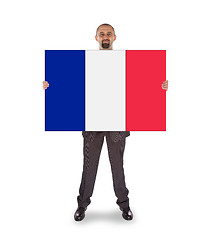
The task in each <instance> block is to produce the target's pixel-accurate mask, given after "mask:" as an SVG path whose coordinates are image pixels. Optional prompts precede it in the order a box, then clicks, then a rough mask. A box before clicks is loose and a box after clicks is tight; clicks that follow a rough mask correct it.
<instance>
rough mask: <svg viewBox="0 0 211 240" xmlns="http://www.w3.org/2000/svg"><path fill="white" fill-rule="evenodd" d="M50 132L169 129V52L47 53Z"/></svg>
mask: <svg viewBox="0 0 211 240" xmlns="http://www.w3.org/2000/svg"><path fill="white" fill-rule="evenodd" d="M45 80H46V81H47V82H48V83H49V87H48V88H47V89H46V90H45V130H46V131H165V130H166V91H165V90H163V89H162V87H161V85H162V83H163V82H164V81H165V80H166V51H165V50H46V51H45Z"/></svg>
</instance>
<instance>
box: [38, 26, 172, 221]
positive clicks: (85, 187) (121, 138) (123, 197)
mask: <svg viewBox="0 0 211 240" xmlns="http://www.w3.org/2000/svg"><path fill="white" fill-rule="evenodd" d="M95 39H96V41H97V42H98V43H99V50H113V42H114V41H115V40H116V35H115V31H114V28H113V27H112V26H111V25H109V24H101V25H100V26H99V27H98V28H97V30H96V36H95ZM47 87H49V84H48V82H46V81H44V82H43V88H44V89H47ZM162 88H163V89H164V90H167V89H168V81H167V80H166V81H164V82H163V84H162ZM82 135H83V137H84V146H83V155H84V158H83V160H84V162H83V172H82V179H81V184H80V188H79V196H78V197H77V201H78V208H77V210H76V212H75V214H74V219H75V220H76V221H81V220H83V219H84V217H85V211H86V209H87V207H88V205H89V204H90V203H91V200H90V198H91V196H92V193H93V190H94V184H95V179H96V174H97V169H98V164H99V158H100V153H101V149H102V146H103V142H104V138H106V142H107V147H108V155H109V160H110V164H111V170H112V177H113V187H114V192H115V195H116V197H117V201H116V203H117V204H118V205H119V208H120V210H121V211H122V217H123V218H124V219H125V220H132V219H133V213H132V211H131V209H130V205H129V198H128V193H129V191H128V189H127V187H126V183H125V175H124V168H123V155H124V149H125V142H126V137H127V136H129V135H130V132H128V131H122V132H115V131H111V132H105V131H104V132H99V131H98V132H93V131H91V132H89V131H83V132H82ZM102 187H103V186H102ZM105 201H106V200H105ZM103 204H104V203H102V206H103Z"/></svg>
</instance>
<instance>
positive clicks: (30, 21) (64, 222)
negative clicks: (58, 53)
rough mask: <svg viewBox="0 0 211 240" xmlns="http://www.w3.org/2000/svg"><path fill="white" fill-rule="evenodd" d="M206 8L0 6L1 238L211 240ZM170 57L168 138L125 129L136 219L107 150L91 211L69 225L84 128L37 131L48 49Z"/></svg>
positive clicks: (167, 4) (210, 47)
mask: <svg viewBox="0 0 211 240" xmlns="http://www.w3.org/2000/svg"><path fill="white" fill-rule="evenodd" d="M208 3H209V1H205V0H204V1H203V0H202V1H193V0H192V1H185V0H182V1H180V0H178V1H150V0H148V1H140V0H139V1H133V0H130V1H111V0H105V1H91V0H90V1H70V0H69V1H62V0H60V1H53V0H51V1H44V0H42V1H29V0H27V1H23V0H19V1H15V0H14V1H9V0H7V1H6V0H1V3H0V24H1V28H0V34H1V37H0V80H1V84H0V105H1V108H0V115H1V116H0V138H1V142H0V148H1V149H0V195H1V196H0V238H1V239H3V240H6V239H21V240H24V239H27V240H28V239H51V240H53V239H62V240H65V239H72V238H73V237H75V238H77V239H84V238H86V239H108V238H110V239H137V238H139V239H143V240H148V239H149V240H151V239H153V240H155V239H162V240H164V239H166V240H169V239H171V240H172V239H176V240H177V239H185V240H186V239H192V240H193V239H203V240H205V239H209V240H210V239H211V230H210V226H211V204H210V203H211V186H210V185H211V174H210V173H211V163H210V160H211V153H210V149H209V148H210V142H211V116H210V115H211V114H210V103H211V97H210V89H211V74H210V72H211V69H210V66H211V65H210V63H211V61H210V59H211V37H210V22H211V15H210V8H209V6H208ZM102 23H110V24H111V25H113V27H114V28H115V30H116V35H117V39H116V41H115V42H114V49H116V50H118V49H127V50H130V49H149V50H150V49H158V50H166V51H167V79H168V80H169V90H168V92H167V131H166V132H131V136H130V137H128V138H127V140H126V148H125V155H124V163H125V165H124V166H125V175H126V183H127V187H128V189H129V191H130V193H129V197H130V205H131V209H132V210H133V213H134V219H133V221H130V222H127V221H125V220H124V219H123V218H122V217H121V212H120V210H119V209H118V206H117V205H116V203H115V201H116V197H115V195H114V192H113V186H112V178H111V171H110V165H109V161H108V153H107V148H106V145H103V149H102V154H101V158H100V165H99V171H98V174H97V179H96V185H95V189H94V194H93V197H92V203H91V205H90V206H89V207H88V209H87V212H86V218H85V219H84V220H83V221H82V222H75V221H74V219H73V215H74V212H75V210H76V207H77V202H76V197H77V195H78V188H79V184H80V180H81V173H82V164H83V154H82V146H83V138H82V135H81V132H45V131H44V91H43V89H42V81H43V80H44V50H45V49H79V50H80V49H82V50H83V49H87V50H88V49H98V44H97V42H96V41H95V39H94V36H95V31H96V28H97V27H98V25H100V24H102Z"/></svg>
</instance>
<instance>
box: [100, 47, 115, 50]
mask: <svg viewBox="0 0 211 240" xmlns="http://www.w3.org/2000/svg"><path fill="white" fill-rule="evenodd" d="M99 50H113V47H110V48H107V49H105V48H101V47H99Z"/></svg>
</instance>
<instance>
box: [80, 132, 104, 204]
mask: <svg viewBox="0 0 211 240" xmlns="http://www.w3.org/2000/svg"><path fill="white" fill-rule="evenodd" d="M103 141H104V135H103V133H97V134H96V137H95V139H94V141H90V140H89V139H88V138H87V137H84V146H83V154H84V163H83V173H82V179H81V184H80V188H79V196H78V198H77V200H78V206H80V207H87V206H88V205H89V204H90V202H91V200H90V197H91V196H92V193H93V190H94V184H95V179H96V175H97V169H98V164H99V158H100V153H101V149H102V145H103Z"/></svg>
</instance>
